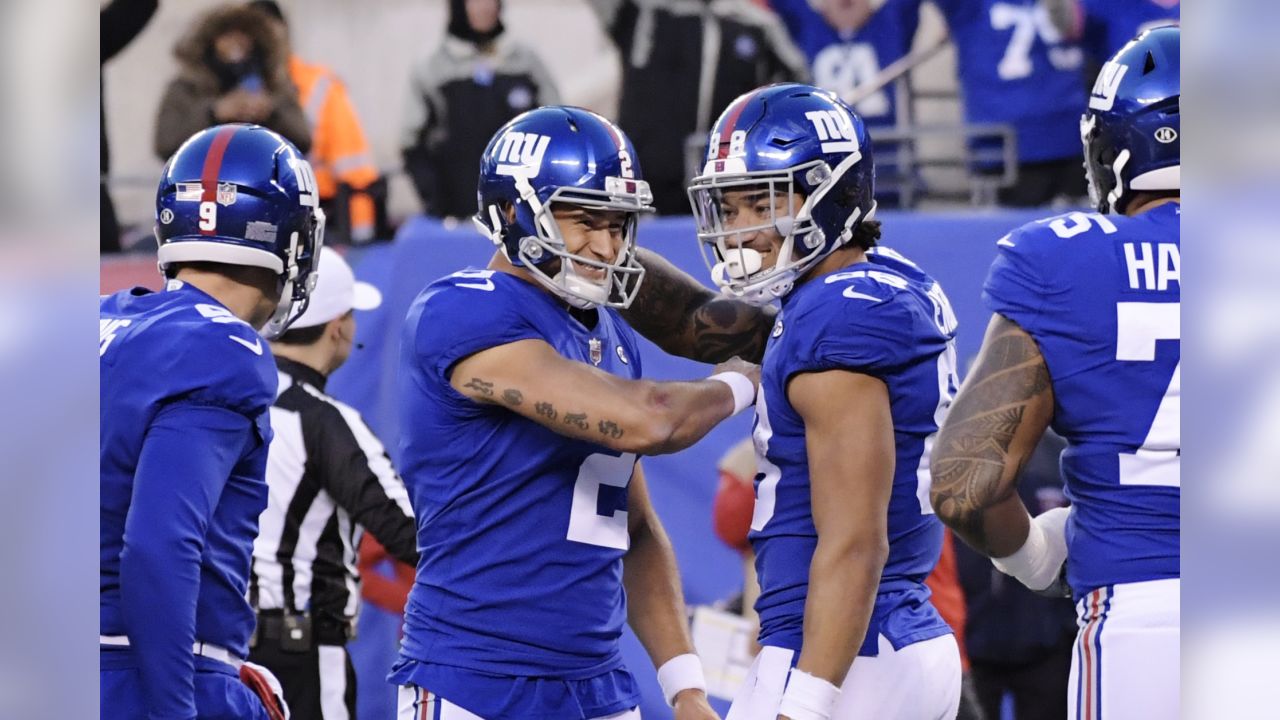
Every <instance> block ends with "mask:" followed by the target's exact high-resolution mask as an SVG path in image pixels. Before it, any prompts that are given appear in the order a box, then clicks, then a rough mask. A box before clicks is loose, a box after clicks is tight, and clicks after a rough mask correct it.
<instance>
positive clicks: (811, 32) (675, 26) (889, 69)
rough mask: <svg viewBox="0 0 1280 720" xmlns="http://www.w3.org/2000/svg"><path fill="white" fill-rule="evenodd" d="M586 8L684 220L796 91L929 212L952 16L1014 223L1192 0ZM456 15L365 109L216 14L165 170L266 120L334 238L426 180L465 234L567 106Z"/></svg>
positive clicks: (970, 143) (965, 84) (626, 124)
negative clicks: (379, 152)
mask: <svg viewBox="0 0 1280 720" xmlns="http://www.w3.org/2000/svg"><path fill="white" fill-rule="evenodd" d="M582 1H583V2H584V3H585V4H587V5H589V7H590V8H591V10H592V11H593V12H594V14H595V16H596V17H597V18H598V20H599V22H600V25H601V29H602V30H603V31H604V33H605V35H606V36H607V37H608V38H609V39H610V41H611V42H612V43H613V44H614V45H615V46H616V48H617V50H618V53H619V57H620V60H621V64H622V72H621V78H620V83H621V86H620V87H621V98H620V103H619V108H618V112H617V115H618V117H617V118H616V119H617V121H618V123H619V125H620V126H621V127H622V128H623V129H624V130H626V131H627V132H628V134H629V135H630V136H631V137H632V138H633V140H634V142H635V144H636V146H637V150H638V153H639V156H640V157H639V160H640V166H641V168H642V169H643V171H644V173H645V176H646V178H647V179H648V180H649V182H650V185H651V186H652V188H653V191H654V196H655V206H656V208H657V210H658V212H659V213H662V214H687V213H688V201H687V199H686V196H685V191H684V187H685V183H686V181H687V180H688V178H690V177H691V176H692V175H694V174H696V173H697V172H698V170H699V169H700V168H699V163H700V158H701V156H702V151H703V149H704V147H705V145H704V143H705V135H706V131H707V128H708V127H709V126H710V125H711V123H712V122H713V121H714V120H715V115H716V114H717V113H718V111H719V109H721V108H723V107H725V106H726V105H727V104H728V103H729V101H730V100H732V99H733V98H734V97H736V96H737V95H739V94H741V93H744V92H746V91H749V90H751V89H753V88H755V87H758V86H760V85H764V84H768V83H771V82H781V81H789V80H798V81H812V82H814V83H815V84H817V85H819V86H821V87H824V88H827V89H829V90H831V91H833V92H835V93H837V94H838V95H840V96H841V97H842V98H845V99H847V100H852V101H856V102H855V106H856V108H857V110H858V111H859V112H860V113H861V114H862V115H863V116H864V119H866V120H867V122H868V125H869V127H870V128H871V130H872V137H873V140H876V138H877V137H880V138H882V139H880V140H878V141H876V142H875V144H874V151H875V154H876V165H877V171H878V182H877V185H878V195H879V197H878V200H879V201H880V202H881V204H882V205H884V206H894V205H898V204H900V203H901V201H902V200H903V196H901V195H900V192H901V190H902V188H903V187H904V186H905V185H910V186H914V187H916V188H917V189H918V190H921V191H923V192H924V193H925V194H927V193H928V192H929V190H930V188H929V187H928V186H927V184H922V181H921V178H920V176H919V167H918V165H917V164H916V163H915V162H914V158H917V157H918V153H917V152H916V150H915V141H916V140H917V139H918V138H919V126H918V124H916V123H915V122H914V116H913V113H912V112H911V104H912V99H911V87H910V85H909V84H908V83H904V82H902V81H900V80H898V81H895V80H894V79H895V78H900V77H906V76H907V75H909V73H906V74H903V73H901V72H899V71H900V70H901V69H902V68H904V67H906V68H910V67H911V66H914V65H915V61H916V60H917V59H919V58H917V57H915V56H913V46H918V45H919V42H918V38H917V35H918V34H919V33H918V29H919V20H920V15H921V6H922V5H923V4H924V3H926V2H929V3H932V4H933V5H935V6H936V7H937V8H938V10H940V11H941V14H942V16H943V18H944V19H945V23H946V26H947V33H948V35H949V37H950V41H951V42H952V43H954V45H955V46H956V51H957V64H956V72H957V78H956V80H957V85H958V87H959V90H960V100H961V103H962V107H963V117H964V125H963V126H962V127H960V128H957V129H954V131H955V132H956V133H958V134H959V135H960V136H961V137H962V138H963V139H964V141H965V142H964V150H965V155H964V161H963V165H964V170H965V172H966V173H967V174H968V177H969V178H970V182H971V184H973V185H974V186H975V187H979V186H982V185H984V183H989V184H990V186H991V187H993V188H995V192H994V198H993V199H994V200H995V201H996V202H998V203H999V204H1001V205H1004V206H1011V207H1036V206H1044V205H1050V204H1057V205H1066V204H1071V203H1072V202H1074V201H1077V200H1079V199H1080V198H1082V197H1083V195H1084V175H1083V171H1082V168H1081V163H1080V157H1079V156H1080V151H1079V129H1078V123H1079V114H1080V108H1081V107H1083V106H1084V101H1085V97H1086V85H1087V79H1088V78H1091V77H1092V76H1093V74H1094V73H1095V72H1096V69H1097V67H1098V65H1099V64H1100V62H1101V59H1102V58H1104V57H1106V56H1108V55H1109V54H1110V53H1112V52H1114V51H1115V50H1116V49H1118V47H1119V46H1120V45H1121V44H1122V43H1123V42H1124V41H1125V39H1127V38H1129V37H1132V36H1133V35H1134V34H1135V33H1136V32H1137V31H1138V30H1140V29H1142V28H1145V27H1148V26H1150V25H1153V24H1160V23H1163V22H1169V21H1170V20H1174V21H1176V20H1177V19H1178V18H1179V14H1180V12H1179V5H1178V2H1177V0H1114V1H1104V0H582ZM448 5H449V7H448V21H447V26H446V27H445V28H444V33H443V35H444V37H443V39H442V40H440V41H439V42H438V44H437V45H436V46H435V47H434V48H432V47H430V46H428V49H427V50H425V51H424V52H423V53H422V55H421V58H420V60H418V62H417V63H416V64H415V65H414V67H413V68H412V70H411V73H410V79H409V83H408V86H407V87H406V88H405V90H404V93H403V95H402V96H401V97H396V98H387V99H386V103H385V105H382V106H380V107H379V108H377V109H376V110H375V109H370V108H363V109H360V111H358V110H357V108H356V107H355V106H354V104H353V102H352V100H351V97H350V96H349V95H348V93H347V90H346V86H345V85H344V83H343V81H342V80H341V79H340V78H339V77H338V75H337V74H336V73H335V72H334V71H333V70H332V69H330V68H329V67H328V66H326V65H325V64H324V60H325V59H324V58H323V57H319V58H300V57H298V56H297V55H295V54H294V53H293V52H292V51H291V49H290V43H289V26H288V21H287V19H286V17H285V13H284V12H283V10H282V9H281V6H280V5H279V4H277V3H276V2H272V1H271V0H266V1H259V2H249V3H245V4H227V5H225V6H221V7H217V8H214V9H213V10H211V11H208V12H207V13H205V14H203V15H202V16H200V17H199V18H197V19H196V20H195V21H194V22H193V23H192V25H191V26H190V27H189V28H188V31H187V32H186V33H185V34H184V35H183V36H182V37H180V38H177V39H175V42H174V44H173V57H174V61H175V67H174V68H173V69H172V70H171V71H170V73H171V79H170V80H169V81H168V85H167V88H166V90H165V93H164V96H163V99H162V101H161V103H160V106H159V107H158V108H157V109H156V111H155V122H154V149H155V152H156V154H157V156H158V157H160V158H161V159H162V160H163V159H164V158H165V157H167V156H168V155H169V154H170V153H172V152H173V150H175V149H176V148H177V145H178V144H179V143H180V142H181V141H182V139H184V138H186V137H188V136H189V135H190V134H191V132H193V131H194V130H196V129H198V128H200V127H204V126H206V125H209V124H212V123H215V122H230V121H244V122H255V123H259V124H263V125H266V126H267V127H270V128H272V129H274V130H277V131H278V132H280V133H281V134H282V135H284V136H285V137H287V138H289V139H290V140H292V141H294V142H295V144H297V145H298V146H299V147H300V148H302V149H303V150H304V151H305V152H307V153H308V155H309V156H310V158H311V160H312V163H313V165H314V166H315V168H316V174H317V182H318V184H319V190H320V195H321V198H322V199H323V202H324V205H325V209H326V211H327V213H328V216H329V219H330V237H331V240H338V241H346V242H353V243H364V242H368V241H371V240H373V239H387V238H389V237H390V236H391V234H392V232H393V225H392V222H391V221H390V220H389V218H388V216H387V210H386V200H387V178H388V176H391V175H395V174H399V173H404V174H405V175H406V176H407V177H408V178H409V179H410V180H411V181H412V186H413V188H414V189H415V190H416V194H417V199H418V201H419V207H420V209H421V210H422V212H424V213H426V214H428V215H430V216H433V217H442V218H445V217H448V218H466V217H469V216H470V215H472V214H473V213H474V211H475V207H474V206H475V197H474V195H475V193H474V186H475V178H476V175H477V166H478V165H477V161H476V158H478V156H479V154H480V152H481V150H482V149H483V147H484V143H485V142H486V140H487V139H488V138H489V136H490V135H491V134H492V133H493V132H494V131H495V130H496V129H497V128H498V127H500V126H501V125H502V124H503V123H505V122H506V121H507V120H510V119H511V118H512V117H515V116H516V115H518V114H520V113H521V112H524V111H525V110H528V109H530V108H533V107H537V106H539V105H544V104H554V103H557V102H559V101H560V100H561V93H560V92H559V91H558V89H557V79H556V78H555V77H553V76H552V74H551V73H550V72H549V71H548V69H547V67H546V65H545V64H544V62H543V60H541V59H540V57H539V53H540V48H539V47H537V46H536V44H532V43H526V42H524V41H520V40H516V39H515V38H514V37H513V36H512V35H511V33H509V32H508V29H507V27H506V26H505V25H504V23H503V19H504V13H503V2H502V0H449V2H448ZM156 7H157V2H156V0H113V2H110V3H108V4H107V5H105V6H104V7H103V9H102V38H103V42H102V61H103V62H104V63H105V62H107V61H108V60H109V59H110V58H111V57H112V56H113V55H115V54H116V53H117V52H119V50H120V49H122V48H123V47H124V46H125V45H126V44H127V43H128V42H129V40H130V39H132V37H133V36H135V35H136V34H138V33H139V32H140V31H142V29H143V27H144V26H145V24H146V22H147V19H148V18H149V17H150V16H151V15H152V14H153V13H154V12H155V10H156ZM300 8H301V6H300ZM299 11H301V9H300V10H299ZM561 40H563V39H562V38H555V37H552V38H547V39H546V42H560V41H561ZM915 52H916V54H917V55H918V54H919V53H921V48H919V47H917V48H916V51H915ZM104 91H109V89H105V88H104ZM904 93H905V95H906V96H905V97H899V96H900V95H903V94H904ZM373 111H377V112H388V111H390V112H393V113H397V114H399V116H400V117H401V118H402V119H401V122H400V131H399V137H398V146H399V156H400V159H401V164H400V167H381V168H380V167H377V166H376V165H375V163H374V160H373V156H372V153H371V152H370V150H369V141H368V139H367V137H366V134H365V132H364V130H363V129H362V126H361V122H360V114H361V112H364V113H366V114H367V113H369V112H373ZM103 120H104V130H103V142H102V148H103V151H102V152H103V156H102V173H103V178H104V180H103V185H102V200H103V211H102V213H103V216H102V225H103V232H102V246H101V247H102V250H103V251H104V252H111V251H115V250H117V249H119V247H120V241H119V230H118V228H117V224H116V220H115V214H114V212H113V210H112V205H111V198H110V195H109V193H108V190H109V187H108V185H107V177H108V171H109V157H108V150H107V142H106V130H105V120H106V117H105V113H104V115H103ZM974 197H977V195H975V196H974Z"/></svg>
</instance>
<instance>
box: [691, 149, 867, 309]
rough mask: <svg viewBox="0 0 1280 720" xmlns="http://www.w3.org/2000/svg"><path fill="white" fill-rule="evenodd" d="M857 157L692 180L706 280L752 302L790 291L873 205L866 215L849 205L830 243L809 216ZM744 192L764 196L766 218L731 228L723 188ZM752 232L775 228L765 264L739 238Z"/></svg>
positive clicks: (760, 302) (767, 300)
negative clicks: (773, 248)
mask: <svg viewBox="0 0 1280 720" xmlns="http://www.w3.org/2000/svg"><path fill="white" fill-rule="evenodd" d="M858 157H859V155H858V153H853V154H851V155H850V156H849V158H848V159H847V160H845V161H844V162H841V163H840V166H838V167H837V168H836V170H835V171H832V169H831V167H830V166H829V165H828V164H827V163H826V162H825V161H823V160H814V161H812V162H808V163H804V164H801V165H797V166H795V167H791V168H788V169H786V170H781V171H756V172H746V171H741V172H721V173H708V174H704V175H701V176H699V177H697V178H694V180H693V182H692V184H691V185H690V187H689V199H690V201H691V203H692V205H693V215H694V221H695V222H696V223H697V229H698V241H699V246H700V248H701V249H702V257H703V260H704V261H706V263H707V267H708V268H709V269H710V270H711V279H712V281H713V282H715V284H716V285H717V286H719V287H720V289H721V291H722V292H724V293H725V294H726V295H730V296H733V297H737V298H741V299H743V300H746V301H748V302H751V303H753V304H757V305H765V304H768V303H770V302H772V301H773V300H775V299H777V298H780V297H783V296H785V295H786V294H787V293H789V292H790V291H791V289H792V287H793V286H794V285H795V282H796V280H797V279H799V278H800V277H803V276H804V274H805V273H806V272H808V271H809V270H810V269H811V268H812V267H813V266H814V265H816V264H817V263H818V262H819V261H821V260H822V258H824V257H826V256H827V255H829V254H830V253H831V252H832V251H833V250H835V249H836V248H838V247H840V246H842V245H844V244H845V243H846V242H848V241H849V239H850V238H851V237H852V235H853V229H854V228H855V227H856V226H857V223H858V221H860V220H865V219H866V218H868V217H870V216H871V214H872V213H874V206H873V207H872V210H871V212H868V213H867V214H866V215H865V216H864V215H863V213H862V210H861V208H856V209H854V210H853V212H851V213H850V215H849V218H848V221H847V222H846V223H845V225H844V228H843V230H842V232H841V235H840V237H838V238H835V242H833V243H831V244H829V245H828V244H827V242H826V241H827V236H826V233H825V232H824V231H823V230H822V228H821V227H819V226H818V223H817V222H816V221H815V219H814V209H815V208H816V207H817V205H818V203H819V202H821V201H822V199H823V198H824V197H825V196H826V195H827V193H828V192H829V191H830V190H831V189H832V188H833V187H834V186H835V185H836V183H837V181H838V180H839V179H840V177H841V176H842V175H843V174H844V173H845V172H846V171H847V170H848V169H849V168H850V167H852V165H853V163H855V162H857V159H858ZM713 162H723V161H713ZM729 162H732V161H729ZM708 165H709V166H710V163H708ZM744 190H755V191H758V192H760V193H763V194H764V195H765V196H766V197H767V198H768V199H769V215H768V219H767V220H765V221H764V222H761V223H759V224H756V225H753V226H750V227H738V228H732V229H730V228H729V227H728V226H727V223H726V221H725V217H724V210H725V206H724V204H723V203H722V202H721V201H722V199H723V197H724V194H725V193H726V192H733V191H744ZM780 196H781V197H783V198H786V199H787V200H786V203H785V207H784V211H783V212H779V210H780V208H779V203H778V202H777V198H778V197H780ZM800 198H803V200H800ZM757 232H776V233H777V234H778V235H779V236H780V237H781V238H782V240H781V244H780V246H779V247H778V251H777V257H776V260H775V261H774V264H773V266H772V267H770V268H763V267H762V258H761V256H760V253H759V252H758V251H756V250H754V249H752V248H748V247H745V243H744V242H743V239H744V236H747V235H750V234H752V233H757ZM824 246H827V249H826V250H825V251H824V250H823V247H824Z"/></svg>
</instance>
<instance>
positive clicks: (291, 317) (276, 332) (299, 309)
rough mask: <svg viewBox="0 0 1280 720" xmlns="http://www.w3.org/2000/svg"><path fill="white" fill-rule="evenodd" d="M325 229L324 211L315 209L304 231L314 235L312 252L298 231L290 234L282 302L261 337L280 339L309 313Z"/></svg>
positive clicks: (281, 296)
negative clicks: (308, 249)
mask: <svg viewBox="0 0 1280 720" xmlns="http://www.w3.org/2000/svg"><path fill="white" fill-rule="evenodd" d="M324 228H325V215H324V210H321V209H320V208H319V207H316V208H313V209H312V211H311V216H310V219H309V221H308V222H307V223H306V225H305V226H304V227H303V229H302V232H304V233H307V234H309V235H310V236H311V242H310V243H309V244H310V246H311V248H310V253H308V251H307V247H306V245H305V244H303V242H302V238H301V236H300V234H299V232H297V231H295V232H293V233H292V234H291V235H290V237H289V251H288V260H287V262H286V263H285V268H284V272H282V273H281V274H280V281H281V289H280V302H279V303H278V304H277V305H276V310H275V312H274V313H272V314H271V318H270V319H269V320H267V323H266V324H265V325H263V327H262V336H263V337H265V338H267V339H268V340H275V339H277V338H279V337H280V336H281V335H283V334H284V332H285V331H286V330H288V329H289V326H290V325H292V324H293V323H294V321H296V320H297V319H298V318H300V317H302V314H303V313H305V312H306V311H307V306H308V305H309V304H310V303H311V293H312V292H314V291H315V289H316V282H317V280H319V277H320V275H319V273H317V272H315V266H316V262H317V260H318V259H319V257H320V248H321V247H323V246H324Z"/></svg>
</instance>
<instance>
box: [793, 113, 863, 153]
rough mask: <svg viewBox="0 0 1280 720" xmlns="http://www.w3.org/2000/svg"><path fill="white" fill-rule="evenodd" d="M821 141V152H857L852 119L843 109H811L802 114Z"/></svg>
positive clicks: (856, 140)
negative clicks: (811, 124)
mask: <svg viewBox="0 0 1280 720" xmlns="http://www.w3.org/2000/svg"><path fill="white" fill-rule="evenodd" d="M804 116H805V117H807V118H809V122H811V123H813V129H814V130H815V131H817V133H818V139H819V140H821V141H822V152H824V153H836V152H848V153H852V152H858V139H857V138H856V137H854V134H853V119H852V118H850V117H849V114H848V113H846V112H845V111H844V110H811V111H809V112H807V113H805V114H804Z"/></svg>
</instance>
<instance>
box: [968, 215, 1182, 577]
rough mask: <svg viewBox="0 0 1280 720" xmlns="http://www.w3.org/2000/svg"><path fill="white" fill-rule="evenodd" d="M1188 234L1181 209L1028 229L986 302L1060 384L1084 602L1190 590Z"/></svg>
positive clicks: (1001, 258) (1056, 422)
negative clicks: (1129, 592) (1182, 582)
mask: <svg viewBox="0 0 1280 720" xmlns="http://www.w3.org/2000/svg"><path fill="white" fill-rule="evenodd" d="M1180 220H1181V206H1180V205H1178V204H1177V203H1169V204H1166V205H1161V206H1159V207H1157V208H1155V209H1153V210H1149V211H1147V212H1144V213H1142V214H1140V215H1138V216H1136V217H1125V216H1122V215H1106V216H1103V215H1098V214H1093V213H1080V212H1074V213H1068V214H1066V215H1062V216H1059V217H1056V218H1050V219H1048V220H1042V221H1040V222H1036V223H1031V224H1029V225H1025V226H1023V227H1022V228H1019V229H1018V230H1016V231H1014V232H1013V233H1010V234H1009V235H1008V236H1006V237H1004V238H1001V239H1000V241H999V242H998V243H997V244H998V246H999V254H998V255H997V257H996V260H995V262H994V264H992V266H991V273H990V274H989V275H988V277H987V281H986V285H985V287H984V289H983V299H984V300H985V301H986V303H987V305H988V306H989V307H990V308H991V310H992V311H994V312H997V313H1000V314H1001V315H1003V316H1005V317H1006V318H1008V319H1010V320H1012V321H1013V322H1015V323H1017V324H1018V325H1019V326H1020V327H1022V328H1023V329H1024V330H1026V331H1027V332H1028V333H1029V334H1030V335H1031V336H1032V337H1033V338H1035V341H1036V343H1037V344H1038V345H1039V346H1040V351H1041V353H1042V354H1043V355H1044V359H1045V363H1046V364H1047V365H1048V368H1049V375H1050V377H1051V379H1052V381H1053V394H1054V414H1053V429H1054V430H1055V431H1056V432H1057V433H1058V434H1059V435H1061V436H1062V437H1063V438H1065V439H1066V440H1067V443H1068V445H1067V449H1066V450H1065V451H1064V452H1063V454H1062V462H1061V465H1062V474H1063V477H1064V479H1065V481H1066V485H1067V494H1068V496H1069V497H1070V498H1071V503H1072V506H1073V507H1072V511H1071V518H1070V520H1069V521H1068V524H1067V547H1068V551H1069V554H1068V558H1069V559H1068V566H1067V575H1068V580H1069V581H1070V583H1071V588H1072V590H1073V592H1074V593H1075V596H1076V597H1083V596H1084V595H1086V594H1087V593H1089V592H1091V591H1092V590H1094V589H1096V588H1099V587H1101V586H1104V585H1111V584H1113V583H1127V582H1140V581H1145V580H1158V579H1164V578H1176V577H1178V576H1179V573H1178V566H1179V560H1178V558H1179V497H1180V494H1181V490H1180V487H1181V462H1182V460H1181V438H1180V434H1179V412H1180V409H1181V401H1180V399H1179V398H1180V396H1179V389H1180V387H1181V373H1180V372H1179V362H1180V355H1181V351H1180V342H1179V337H1180V327H1181V326H1180V321H1179V314H1178V311H1179V295H1180V289H1181V283H1180V280H1179V274H1180V268H1181V255H1180V251H1179V247H1180V245H1179V239H1180V235H1181V233H1180V229H1179V222H1180Z"/></svg>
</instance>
